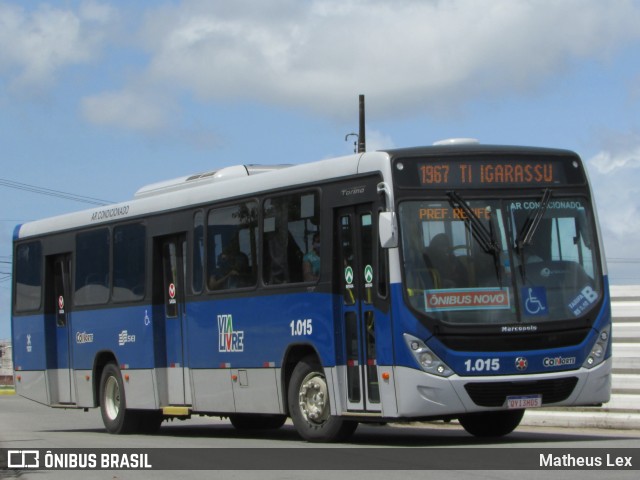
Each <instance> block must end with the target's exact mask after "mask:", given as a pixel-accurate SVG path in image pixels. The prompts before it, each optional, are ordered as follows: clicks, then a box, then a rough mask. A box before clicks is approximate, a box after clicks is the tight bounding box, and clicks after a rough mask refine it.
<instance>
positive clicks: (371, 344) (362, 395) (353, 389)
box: [335, 204, 382, 414]
mask: <svg viewBox="0 0 640 480" xmlns="http://www.w3.org/2000/svg"><path fill="white" fill-rule="evenodd" d="M336 220H337V225H336V228H337V232H338V235H337V239H338V245H337V252H336V253H337V254H336V255H335V259H336V260H335V261H337V262H338V263H337V265H335V271H336V272H337V273H336V274H337V275H338V283H339V285H340V286H341V291H342V308H341V310H342V317H341V320H342V322H341V323H342V325H341V326H342V332H341V335H342V348H343V351H342V355H343V358H344V360H345V363H346V367H345V369H344V371H343V373H342V374H341V375H342V379H341V380H342V382H341V383H342V384H343V385H344V386H345V387H346V388H345V390H346V391H345V393H346V398H344V397H345V395H344V394H343V402H346V405H347V409H348V411H350V412H369V413H374V414H375V413H377V412H381V410H382V409H381V404H380V389H379V384H378V366H377V355H376V314H375V309H374V305H373V303H374V302H373V299H374V295H376V289H375V287H374V285H375V284H376V280H374V277H375V275H376V274H377V272H376V271H375V268H374V267H375V264H374V248H375V246H376V245H377V243H376V240H377V234H376V233H375V232H374V222H373V220H374V218H373V205H372V204H363V205H358V206H354V207H347V208H341V209H339V210H338V211H337V216H336Z"/></svg>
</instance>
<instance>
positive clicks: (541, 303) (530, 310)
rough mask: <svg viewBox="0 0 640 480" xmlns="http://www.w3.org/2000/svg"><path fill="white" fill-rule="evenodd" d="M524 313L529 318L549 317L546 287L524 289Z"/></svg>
mask: <svg viewBox="0 0 640 480" xmlns="http://www.w3.org/2000/svg"><path fill="white" fill-rule="evenodd" d="M522 303H523V304H524V313H525V314H526V315H529V316H539V315H547V314H548V313H549V311H548V310H549V309H548V307H547V291H546V289H545V288H544V287H524V288H523V289H522Z"/></svg>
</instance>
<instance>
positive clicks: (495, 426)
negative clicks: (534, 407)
mask: <svg viewBox="0 0 640 480" xmlns="http://www.w3.org/2000/svg"><path fill="white" fill-rule="evenodd" d="M523 416H524V410H502V411H496V412H479V413H469V414H467V415H463V416H461V417H460V418H458V421H459V422H460V425H462V427H463V428H464V429H465V430H466V431H467V432H468V433H470V434H471V435H474V436H476V437H502V436H504V435H508V434H510V433H511V432H513V431H514V430H515V429H516V427H517V426H518V425H520V421H521V420H522V417H523Z"/></svg>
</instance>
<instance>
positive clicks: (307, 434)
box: [288, 356, 358, 442]
mask: <svg viewBox="0 0 640 480" xmlns="http://www.w3.org/2000/svg"><path fill="white" fill-rule="evenodd" d="M288 403H289V414H290V415H291V420H293V425H294V426H295V428H296V430H297V432H298V433H299V434H300V436H301V437H302V438H304V439H305V440H307V441H310V442H336V441H340V440H345V439H346V438H348V437H349V436H350V435H351V434H352V433H353V432H354V431H355V430H356V428H357V427H358V422H354V421H351V420H345V419H343V418H340V417H337V416H335V415H331V406H330V404H329V389H328V387H327V381H326V378H325V376H324V371H323V369H322V367H321V366H320V364H319V363H318V361H317V360H316V359H315V357H312V356H309V357H305V358H304V359H302V360H301V361H300V363H298V364H297V365H296V367H295V368H294V370H293V373H292V374H291V380H290V382H289V392H288Z"/></svg>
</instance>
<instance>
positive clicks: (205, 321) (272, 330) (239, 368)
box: [187, 293, 335, 413]
mask: <svg viewBox="0 0 640 480" xmlns="http://www.w3.org/2000/svg"><path fill="white" fill-rule="evenodd" d="M187 319H188V335H189V338H188V352H189V363H188V365H189V367H190V371H191V375H192V380H193V389H194V407H195V409H197V410H198V411H215V412H243V413H249V412H251V413H282V412H283V411H284V408H285V407H284V405H285V403H286V399H284V398H282V394H281V392H282V386H281V385H280V383H281V381H280V373H281V371H280V368H281V367H282V361H283V358H284V354H285V352H286V351H287V348H288V347H289V346H290V345H291V344H292V343H296V344H308V345H310V346H311V347H312V348H313V349H314V350H315V351H316V352H317V353H318V354H319V356H320V360H321V362H322V364H323V365H324V366H325V367H332V366H334V365H335V341H334V328H335V326H334V319H333V304H332V297H331V295H329V294H323V293H291V294H274V295H270V296H260V297H247V298H232V299H222V298H220V299H219V300H218V299H216V298H213V297H212V300H211V301H201V302H192V303H189V304H188V305H187Z"/></svg>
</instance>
